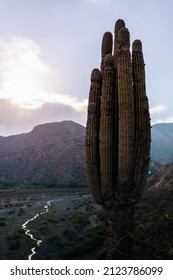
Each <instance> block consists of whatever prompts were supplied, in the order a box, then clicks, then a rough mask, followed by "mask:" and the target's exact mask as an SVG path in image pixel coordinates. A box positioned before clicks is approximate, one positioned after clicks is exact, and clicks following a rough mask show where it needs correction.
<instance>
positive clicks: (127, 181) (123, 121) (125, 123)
mask: <svg viewBox="0 0 173 280" xmlns="http://www.w3.org/2000/svg"><path fill="white" fill-rule="evenodd" d="M119 44H120V46H119V52H118V100H119V101H118V105H119V141H118V143H119V146H118V189H119V190H121V191H122V192H128V191H129V190H130V189H131V188H132V187H134V186H133V180H132V178H133V170H134V96H133V88H132V64H131V56H130V50H129V47H130V35H129V31H128V29H127V28H125V27H124V28H122V29H121V30H120V31H119Z"/></svg>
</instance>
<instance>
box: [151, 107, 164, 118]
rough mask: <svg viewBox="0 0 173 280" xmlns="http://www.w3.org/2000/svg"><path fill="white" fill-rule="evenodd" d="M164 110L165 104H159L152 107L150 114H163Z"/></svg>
mask: <svg viewBox="0 0 173 280" xmlns="http://www.w3.org/2000/svg"><path fill="white" fill-rule="evenodd" d="M164 112H166V107H165V106H163V105H158V106H155V107H153V108H151V109H150V115H151V116H155V115H158V114H162V113H164Z"/></svg>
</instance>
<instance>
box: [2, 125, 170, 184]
mask: <svg viewBox="0 0 173 280" xmlns="http://www.w3.org/2000/svg"><path fill="white" fill-rule="evenodd" d="M84 142H85V127H83V126H82V125H79V124H77V123H75V122H72V121H62V122H54V123H47V124H42V125H38V126H36V127H34V128H33V130H32V131H31V132H29V133H24V134H20V135H13V136H8V137H0V183H41V184H43V183H44V184H77V185H79V184H80V185H81V184H86V174H85V152H84ZM151 159H152V160H154V161H157V162H158V163H161V164H166V163H170V162H173V123H169V124H165V123H164V124H156V125H153V127H152V143H151Z"/></svg>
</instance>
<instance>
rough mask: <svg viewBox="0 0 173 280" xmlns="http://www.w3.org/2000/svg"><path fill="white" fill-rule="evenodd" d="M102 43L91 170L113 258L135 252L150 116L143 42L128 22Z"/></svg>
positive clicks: (92, 100) (90, 128)
mask: <svg viewBox="0 0 173 280" xmlns="http://www.w3.org/2000/svg"><path fill="white" fill-rule="evenodd" d="M115 37H116V38H115V40H114V54H113V55H112V36H111V35H110V32H106V33H105V35H104V37H103V40H102V57H101V59H102V62H101V71H100V70H98V69H94V70H93V72H92V75H91V87H90V93H89V103H88V118H87V125H86V171H87V177H88V183H89V186H90V189H91V192H92V194H93V196H94V198H95V200H96V201H97V202H98V203H100V204H102V205H103V207H104V208H105V209H106V210H107V211H108V213H109V242H108V244H109V245H108V254H107V258H108V259H116V258H118V259H121V258H122V259H124V258H125V259H127V258H129V253H131V251H132V237H131V236H132V234H131V233H132V229H133V217H134V203H135V202H137V201H138V200H139V198H140V196H141V195H142V192H143V189H144V187H145V181H146V175H147V170H148V164H149V154H150V138H151V135H150V116H149V106H148V98H147V96H146V86H145V67H144V59H143V53H142V43H141V41H140V40H136V41H134V42H133V49H132V58H131V53H130V33H129V31H128V29H127V28H126V27H125V23H124V21H123V20H118V21H117V22H116V24H115Z"/></svg>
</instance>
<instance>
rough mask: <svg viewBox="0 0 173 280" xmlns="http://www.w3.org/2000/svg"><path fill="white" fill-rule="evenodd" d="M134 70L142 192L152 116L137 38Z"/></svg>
mask: <svg viewBox="0 0 173 280" xmlns="http://www.w3.org/2000/svg"><path fill="white" fill-rule="evenodd" d="M132 71H133V88H134V98H135V174H134V181H135V187H136V190H137V192H138V194H139V195H141V194H142V192H143V189H144V186H145V181H146V175H147V171H148V165H149V155H150V142H151V141H150V138H151V135H150V116H149V105H148V98H147V96H146V85H145V64H144V58H143V53H142V43H141V41H140V40H135V41H134V42H133V45H132Z"/></svg>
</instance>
